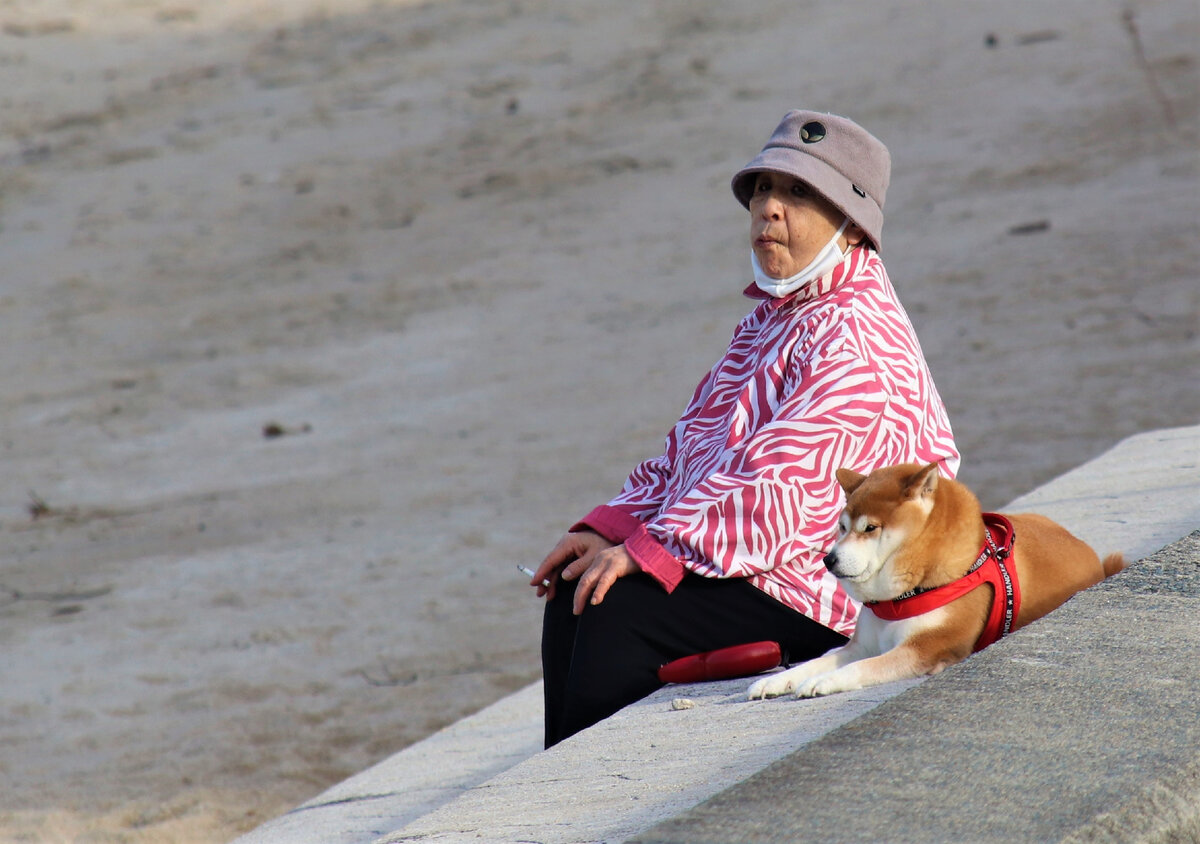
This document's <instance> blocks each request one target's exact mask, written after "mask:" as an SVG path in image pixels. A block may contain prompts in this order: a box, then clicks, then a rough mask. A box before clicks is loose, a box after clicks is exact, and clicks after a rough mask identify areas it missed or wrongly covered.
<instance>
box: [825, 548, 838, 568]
mask: <svg viewBox="0 0 1200 844" xmlns="http://www.w3.org/2000/svg"><path fill="white" fill-rule="evenodd" d="M823 562H824V563H825V568H827V569H829V570H830V571H833V567H834V566H836V565H837V552H836V551H830V552H829V553H828V554H826V555H825V559H824V561H823Z"/></svg>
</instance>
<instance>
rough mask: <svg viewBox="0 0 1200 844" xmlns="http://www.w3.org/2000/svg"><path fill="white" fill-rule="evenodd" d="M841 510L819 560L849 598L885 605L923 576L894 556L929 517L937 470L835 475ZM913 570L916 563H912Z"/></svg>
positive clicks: (933, 465)
mask: <svg viewBox="0 0 1200 844" xmlns="http://www.w3.org/2000/svg"><path fill="white" fill-rule="evenodd" d="M837 479H838V483H839V484H841V486H842V489H843V490H845V492H846V507H845V509H844V510H842V515H841V518H840V519H839V520H838V539H837V542H835V543H834V546H833V548H832V549H831V550H830V552H829V553H828V554H827V555H826V556H825V567H826V568H828V569H829V571H830V572H832V573H833V574H834V575H835V576H836V577H837V578H838V579H839V580H841V582H842V585H843V586H844V587H845V588H846V591H847V592H849V593H850V595H851V596H853V597H854V598H857V599H858V600H860V601H886V600H890V599H892V598H895V597H897V596H898V595H902V594H904V593H905V592H907V591H908V590H909V589H911V588H913V587H914V586H915V585H917V584H918V583H919V582H920V581H921V579H922V577H923V576H924V571H923V570H915V569H914V566H913V564H912V563H911V562H910V561H908V560H907V558H905V562H904V563H903V564H901V558H902V557H903V556H904V555H901V554H900V553H899V552H900V551H901V550H902V549H903V548H904V547H905V545H906V544H908V542H909V541H910V540H911V539H912V538H914V537H916V536H917V535H918V534H919V533H920V532H921V529H922V528H923V527H924V526H925V522H926V521H927V520H928V518H929V514H930V513H931V512H932V511H933V504H934V498H935V494H936V492H937V488H938V472H937V464H936V463H930V464H928V465H926V466H918V465H916V464H913V463H905V464H901V465H899V466H889V467H887V468H883V469H877V470H875V471H874V472H872V473H871V474H870V475H860V474H858V473H857V472H852V471H850V470H849V469H838V471H837ZM918 565H919V561H918Z"/></svg>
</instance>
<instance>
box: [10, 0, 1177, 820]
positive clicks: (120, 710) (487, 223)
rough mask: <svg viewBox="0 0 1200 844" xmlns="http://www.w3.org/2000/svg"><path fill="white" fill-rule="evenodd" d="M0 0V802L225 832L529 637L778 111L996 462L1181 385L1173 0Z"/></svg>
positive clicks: (718, 283)
mask: <svg viewBox="0 0 1200 844" xmlns="http://www.w3.org/2000/svg"><path fill="white" fill-rule="evenodd" d="M616 8H617V7H615V6H614V5H613V4H610V3H605V2H599V0H574V2H571V3H551V2H548V0H512V1H511V2H492V0H437V2H433V3H427V4H422V5H418V4H411V3H399V2H391V3H389V2H380V3H366V2H346V1H345V0H342V2H338V3H334V2H332V0H331V1H330V2H327V3H319V2H316V0H286V2H272V3H268V2H265V0H263V2H247V0H204V2H199V0H173V2H158V0H0V99H2V108H0V260H2V264H3V267H4V271H3V284H2V285H0V325H2V326H3V332H4V337H5V342H4V343H3V346H2V347H0V355H2V356H3V358H2V360H0V445H2V448H3V452H2V453H3V458H4V471H3V473H2V474H0V543H2V546H0V654H3V657H2V659H0V840H4V841H81V842H82V841H88V842H101V841H103V842H116V841H120V842H150V841H188V842H193V841H194V842H207V841H224V840H228V839H229V838H231V837H233V836H234V835H235V834H236V833H238V832H240V831H243V830H246V829H248V828H250V827H252V826H254V825H256V824H257V823H259V822H261V821H263V820H265V819H267V818H268V817H270V816H272V815H274V814H276V813H278V812H280V811H282V810H284V809H286V808H288V807H289V806H291V805H293V804H295V803H297V802H300V801H301V800H303V799H305V798H307V797H309V796H311V795H312V794H314V793H316V792H318V791H320V790H322V789H323V788H324V787H325V786H327V785H329V784H331V783H332V782H334V781H337V780H338V779H340V778H343V777H345V776H347V775H349V774H351V773H353V772H355V771H357V770H359V769H361V768H363V767H365V766H366V765H368V764H370V763H372V762H374V761H376V760H378V759H380V758H381V757H383V756H385V755H387V754H389V753H391V752H393V751H395V750H397V749H399V748H401V747H403V746H405V745H407V744H409V743H411V742H412V741H414V740H417V739H419V738H421V737H422V736H424V735H427V734H428V733H429V732H431V731H433V730H435V729H437V728H439V727H441V726H442V725H445V724H447V723H449V722H451V721H452V720H454V719H456V718H458V717H460V716H462V715H464V714H466V713H468V712H471V711H473V710H475V709H478V708H479V707H481V706H483V705H485V704H487V703H489V702H491V701H492V700H494V699H496V698H498V697H499V696H501V695H503V694H505V693H507V692H509V691H510V690H512V689H515V688H517V687H519V686H521V685H523V684H525V683H527V682H529V681H531V680H533V679H534V678H535V677H536V676H537V673H538V666H537V656H536V653H537V640H538V618H539V607H538V604H537V601H536V600H534V599H533V598H532V597H531V596H530V594H529V593H528V591H527V590H526V588H525V587H524V586H523V581H522V579H521V578H520V577H519V575H518V574H517V573H516V570H515V568H514V565H515V564H516V563H521V562H523V563H527V564H532V563H536V561H537V560H538V559H540V557H541V555H542V554H543V553H544V551H545V550H546V549H547V548H548V547H549V546H550V545H551V544H552V543H553V541H554V540H555V539H556V538H557V536H558V535H559V533H560V532H561V530H562V529H563V528H564V527H565V526H566V525H567V524H569V523H570V522H571V521H572V520H573V519H574V518H575V517H577V516H578V515H579V514H581V513H582V512H583V511H585V510H586V509H588V508H589V507H591V506H592V505H593V504H595V503H598V502H600V501H603V500H605V499H606V498H607V497H608V496H609V495H611V494H612V493H613V492H614V491H615V490H616V489H617V488H618V487H619V485H620V482H621V480H622V479H623V477H624V474H625V472H626V470H627V469H628V468H629V466H631V465H632V463H633V462H634V461H636V460H638V459H640V458H642V457H644V456H646V455H648V454H650V453H653V452H655V451H656V450H657V449H658V448H659V445H660V444H661V439H662V435H663V434H664V433H665V431H666V429H667V426H668V425H669V424H670V423H671V422H672V421H673V420H674V419H675V416H676V414H677V413H678V411H679V410H680V409H681V407H682V405H683V403H684V402H685V400H686V399H687V397H688V395H689V394H690V392H691V389H692V387H693V386H694V384H695V381H696V379H697V378H698V377H699V376H700V374H701V373H702V372H703V371H704V370H705V369H706V368H707V367H708V365H709V364H710V363H711V362H712V360H713V359H714V358H715V357H716V356H717V355H718V354H719V353H720V352H721V350H722V349H723V347H724V343H725V341H726V340H727V338H728V336H729V332H730V331H731V329H732V328H733V325H734V324H735V322H736V321H737V319H738V318H739V317H740V316H741V314H742V313H743V312H744V311H745V310H746V309H747V307H748V304H747V303H746V301H745V300H743V299H742V298H741V296H740V291H741V289H742V287H743V286H744V285H745V283H746V282H747V280H748V279H747V261H748V252H747V246H746V243H745V231H746V221H745V216H744V211H742V209H741V208H740V206H738V205H737V204H736V202H735V201H734V200H733V199H732V197H731V195H730V193H729V188H728V179H729V176H730V175H731V173H732V172H733V171H734V170H735V169H736V168H737V167H738V166H740V165H741V164H742V163H744V162H745V161H746V160H747V159H748V158H749V157H751V156H752V155H753V154H754V153H755V152H756V151H757V149H758V148H759V146H760V145H761V143H762V142H763V140H764V139H765V138H766V136H767V135H768V134H769V132H770V130H771V128H773V126H774V124H775V123H776V121H777V120H778V118H779V117H780V116H781V115H782V114H783V112H784V111H785V110H786V109H787V108H789V107H793V106H801V105H803V106H807V107H814V108H823V109H828V110H835V111H841V112H844V113H848V114H850V115H851V116H853V117H855V118H857V119H858V120H859V121H861V122H862V123H864V124H865V125H867V126H868V127H870V128H871V129H872V130H873V131H874V132H875V133H876V134H878V135H879V136H880V137H881V138H883V139H884V140H885V141H886V142H887V143H888V144H889V146H890V147H891V149H892V152H893V157H894V160H895V170H894V177H893V183H892V189H891V191H890V193H889V196H888V203H887V211H888V222H887V226H886V229H885V244H884V245H885V249H884V257H885V260H886V262H887V264H888V267H889V270H890V272H891V275H892V277H893V279H894V281H895V282H896V284H897V286H898V288H899V289H900V291H901V295H902V297H903V298H904V300H905V302H906V303H907V305H908V306H909V310H910V314H911V316H912V318H913V321H914V323H915V324H916V326H917V329H918V332H919V334H920V336H921V338H922V342H923V344H924V347H925V350H926V353H927V356H928V358H929V360H930V363H931V367H932V369H933V372H934V375H935V378H936V379H937V382H938V385H939V387H940V389H941V392H942V394H943V397H944V398H945V401H946V403H947V405H948V406H949V408H950V411H951V414H952V419H953V421H954V424H955V427H956V431H957V434H958V437H959V442H960V446H961V447H962V450H963V452H964V455H965V461H966V462H965V465H964V470H963V473H962V477H963V479H964V480H965V481H967V482H968V483H969V484H971V485H972V486H973V487H974V488H975V489H976V490H977V491H978V492H979V494H980V497H981V498H982V499H983V501H984V504H985V505H988V506H999V505H1000V504H1002V503H1003V502H1005V501H1007V500H1009V499H1010V498H1012V497H1014V496H1016V495H1017V494H1020V493H1022V492H1025V491H1027V490H1029V489H1031V488H1032V487H1034V486H1036V485H1037V484H1038V483H1040V482H1042V481H1045V480H1047V479H1048V478H1050V477H1052V476H1054V475H1056V474H1058V473H1060V472H1062V471H1064V470H1066V469H1068V468H1070V467H1072V466H1074V465H1077V464H1078V463H1080V462H1082V461H1084V460H1086V459H1088V458H1090V457H1092V456H1093V455H1095V454H1097V453H1099V452H1100V451H1102V450H1103V449H1105V448H1107V447H1108V446H1110V445H1111V444H1113V443H1114V442H1116V441H1117V440H1119V439H1121V438H1122V437H1124V436H1126V435H1129V434H1132V433H1135V432H1138V431H1141V430H1146V429H1151V428H1158V427H1167V426H1173V425H1179V424H1191V423H1195V422H1196V421H1197V419H1200V389H1197V366H1198V362H1200V345H1198V344H1200V341H1198V339H1197V329H1198V327H1200V326H1198V319H1200V318H1198V314H1200V292H1198V291H1200V285H1198V283H1197V281H1198V279H1197V275H1198V267H1200V260H1198V257H1200V256H1198V252H1200V246H1198V243H1200V239H1198V238H1197V234H1198V232H1197V218H1198V213H1197V212H1198V210H1200V200H1198V197H1200V190H1198V188H1200V176H1198V161H1197V152H1196V150H1197V148H1198V137H1200V133H1198V123H1197V99H1198V92H1200V84H1198V77H1200V68H1198V66H1197V61H1198V60H1200V57H1198V55H1197V53H1198V46H1197V45H1198V44H1200V12H1198V7H1197V4H1196V3H1195V2H1194V0H1129V2H1124V3H1117V2H1099V0H1060V2H1056V3H1041V2H1020V0H994V2H991V3H986V4H985V3H975V4H961V3H954V2H949V0H935V2H927V3H922V4H904V5H903V6H902V7H894V4H890V3H885V2H882V0H867V2H863V3H858V4H835V3H802V4H797V3H793V2H781V1H774V0H771V1H770V2H762V3H753V4H741V3H739V4H731V3H719V2H712V0H698V1H697V2H652V3H646V4H623V5H622V6H621V7H620V11H619V12H615V11H614V9H616Z"/></svg>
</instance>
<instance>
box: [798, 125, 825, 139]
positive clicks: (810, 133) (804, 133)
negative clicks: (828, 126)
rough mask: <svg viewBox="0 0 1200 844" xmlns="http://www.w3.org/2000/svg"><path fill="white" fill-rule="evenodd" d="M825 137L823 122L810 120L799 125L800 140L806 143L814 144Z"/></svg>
mask: <svg viewBox="0 0 1200 844" xmlns="http://www.w3.org/2000/svg"><path fill="white" fill-rule="evenodd" d="M824 137H825V124H824V123H821V122H819V121H817V120H812V121H810V122H808V123H805V124H804V125H803V126H801V127H800V140H802V141H804V143H806V144H815V143H816V142H817V141H819V140H821V139H822V138H824Z"/></svg>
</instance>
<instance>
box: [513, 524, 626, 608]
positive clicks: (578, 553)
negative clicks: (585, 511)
mask: <svg viewBox="0 0 1200 844" xmlns="http://www.w3.org/2000/svg"><path fill="white" fill-rule="evenodd" d="M612 547H613V544H612V543H611V542H609V541H608V540H607V539H605V538H604V537H603V536H601V535H600V534H598V533H596V532H595V531H590V530H581V531H578V532H575V533H568V534H567V535H566V536H564V537H563V538H562V539H560V540H558V544H557V545H555V546H554V550H552V551H551V552H550V553H549V554H547V555H546V559H544V560H542V564H541V565H540V566H538V567H537V571H535V572H534V573H533V577H532V578H530V580H529V585H530V586H536V587H537V594H538V597H539V598H540V597H542V596H543V595H545V596H546V597H547V598H553V597H554V586H555V584H556V583H557V582H558V578H557V576H556V575H557V574H558V570H559V569H560V568H562V567H563V566H564V565H566V564H567V563H570V564H571V565H572V566H576V568H575V572H574V574H573V575H572V577H574V576H576V575H578V574H579V573H580V572H583V571H585V570H586V569H587V568H588V566H590V565H591V564H592V560H594V559H595V557H596V555H597V554H599V553H600V552H601V551H604V550H605V549H607V548H612ZM563 574H564V575H565V574H566V571H565V570H564V571H563ZM567 579H568V580H570V579H571V578H567ZM543 580H549V581H550V585H549V586H543V585H542V581H543Z"/></svg>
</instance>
